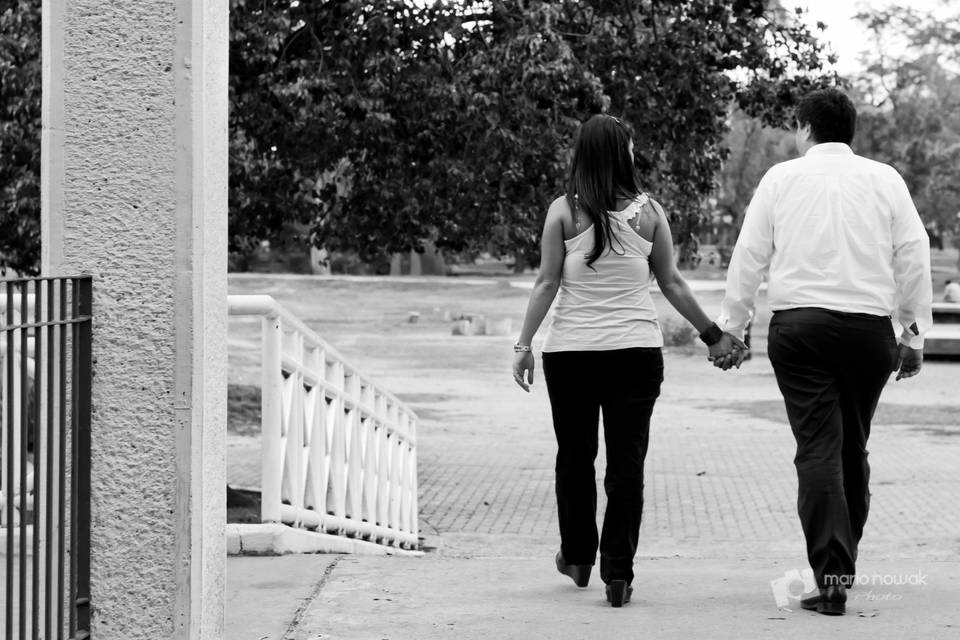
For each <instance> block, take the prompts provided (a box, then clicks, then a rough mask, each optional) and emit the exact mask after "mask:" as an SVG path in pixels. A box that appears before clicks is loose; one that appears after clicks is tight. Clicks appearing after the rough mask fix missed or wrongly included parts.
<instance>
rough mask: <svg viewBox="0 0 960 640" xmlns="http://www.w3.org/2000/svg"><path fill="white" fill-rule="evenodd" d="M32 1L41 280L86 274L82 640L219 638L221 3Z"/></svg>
mask: <svg viewBox="0 0 960 640" xmlns="http://www.w3.org/2000/svg"><path fill="white" fill-rule="evenodd" d="M43 2H44V18H45V24H44V29H43V38H44V65H43V82H44V90H45V93H44V108H43V160H42V162H43V172H42V180H43V185H42V189H43V222H42V234H43V236H42V242H43V268H44V270H45V272H46V273H48V274H53V275H56V274H71V273H80V272H89V273H92V274H93V275H94V305H93V309H94V311H93V312H94V328H93V340H94V345H93V346H94V354H93V355H94V369H95V375H94V379H93V424H92V462H91V464H92V496H91V501H92V531H91V546H92V548H91V591H92V593H91V596H92V597H91V602H92V610H93V619H92V625H93V628H92V632H93V633H92V635H93V637H95V638H97V639H98V640H108V639H117V640H119V639H123V640H135V639H138V638H150V639H155V638H179V639H183V640H187V639H190V640H193V639H201V640H207V639H214V638H220V637H222V634H223V598H224V568H225V549H224V521H225V495H224V492H225V485H226V482H225V474H224V460H225V453H224V449H225V424H226V293H227V289H226V264H227V259H226V248H227V236H226V231H227V215H226V202H227V34H228V27H227V24H228V22H227V21H228V1H227V0H151V1H150V2H115V1H106V0H43Z"/></svg>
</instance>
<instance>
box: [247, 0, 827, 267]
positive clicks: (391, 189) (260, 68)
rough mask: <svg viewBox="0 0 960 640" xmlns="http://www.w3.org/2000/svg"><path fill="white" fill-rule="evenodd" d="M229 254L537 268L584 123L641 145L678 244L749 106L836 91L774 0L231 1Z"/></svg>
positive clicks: (820, 58) (768, 114) (775, 112)
mask: <svg viewBox="0 0 960 640" xmlns="http://www.w3.org/2000/svg"><path fill="white" fill-rule="evenodd" d="M231 26H232V35H231V47H232V49H231V99H232V114H231V125H232V131H233V135H232V141H231V153H232V161H233V162H232V164H231V178H232V184H231V207H230V210H231V236H232V242H233V245H234V247H235V248H240V247H243V246H244V245H245V244H247V243H249V241H250V239H260V238H263V237H265V236H269V234H270V232H271V230H274V229H277V228H278V222H279V221H280V220H285V221H296V222H300V223H305V224H309V225H310V226H311V228H312V229H313V241H314V242H315V243H317V244H322V245H324V246H326V247H327V248H329V249H334V250H336V249H349V250H354V251H357V252H359V253H360V254H361V256H363V257H365V258H375V257H377V256H382V255H384V254H388V253H390V252H394V251H406V250H410V249H417V248H419V247H420V246H421V244H422V243H423V242H424V241H425V240H430V241H433V242H434V243H435V244H436V246H437V247H438V248H441V249H447V250H453V251H462V250H468V251H469V250H478V249H487V250H492V251H494V252H499V253H511V252H513V251H517V250H519V251H521V252H522V253H523V254H525V255H526V257H527V258H528V259H530V260H533V261H535V260H536V259H537V256H538V249H537V242H538V238H539V232H540V228H541V225H542V220H543V216H544V214H545V210H546V206H547V204H548V203H549V202H550V200H551V199H552V198H554V197H555V196H557V195H559V194H560V193H562V191H563V184H564V179H565V176H564V173H565V169H566V157H567V152H568V151H567V150H568V148H569V146H570V144H571V142H572V136H573V134H574V132H575V130H576V128H577V126H578V124H579V122H581V121H582V120H584V119H586V117H588V116H589V115H590V114H592V113H596V112H601V111H605V112H609V113H611V114H614V115H617V116H618V117H621V118H623V119H624V120H626V121H627V122H629V123H631V124H632V125H633V127H634V129H635V137H636V152H637V154H636V155H637V163H638V169H639V170H640V171H641V174H642V176H643V178H644V180H645V183H646V184H647V185H649V189H650V191H651V192H652V193H653V194H655V195H656V196H657V197H658V198H660V199H661V201H663V202H664V204H665V205H667V208H668V210H669V211H670V212H671V213H672V214H673V219H674V222H675V230H676V231H677V233H678V236H679V239H680V240H681V241H682V240H684V239H685V238H688V237H689V236H690V235H691V234H693V233H695V232H696V230H697V228H698V226H699V224H700V223H701V221H702V214H701V211H702V207H701V202H702V200H703V198H704V196H706V195H707V194H709V193H710V192H711V191H712V190H713V189H714V187H715V179H716V178H715V177H716V174H717V171H718V169H719V168H720V166H721V163H722V161H723V158H724V156H725V153H726V151H725V149H724V147H723V144H722V141H723V137H724V134H725V133H726V131H727V127H728V117H729V109H730V106H731V104H737V105H739V106H740V107H741V108H743V109H744V110H745V111H747V112H748V113H750V114H751V115H753V116H757V117H760V118H762V119H763V120H764V121H765V122H766V123H768V124H773V125H779V124H782V123H783V122H784V119H785V118H786V117H787V114H788V113H789V108H790V106H791V105H792V104H793V102H794V101H795V99H796V96H797V95H798V94H799V93H802V92H804V91H807V90H808V89H810V88H811V87H813V86H818V85H821V84H827V83H832V82H834V81H835V78H833V77H832V76H830V75H825V74H822V73H821V70H822V67H821V65H822V63H823V62H825V60H824V55H823V52H822V50H821V47H820V44H819V43H818V42H817V40H816V39H815V37H814V35H813V34H812V33H811V32H810V31H809V29H807V27H805V26H804V25H803V24H802V23H801V22H800V21H799V20H797V16H796V14H795V13H792V12H787V11H784V10H783V9H782V8H780V7H779V4H778V3H769V2H766V1H764V0H740V1H736V2H727V1H725V0H697V1H679V2H660V1H658V0H644V1H641V2H613V1H609V0H602V1H601V0H584V1H575V0H562V1H558V2H546V1H538V0H524V1H521V0H514V1H499V0H498V1H491V2H472V1H466V2H461V3H443V2H435V3H430V4H426V5H419V6H414V5H412V4H410V3H408V2H405V1H403V0H372V1H365V2H360V1H352V0H341V1H338V2H300V3H298V2H293V3H290V2H286V1H284V2H269V1H268V2H261V1H260V0H257V1H256V2H252V1H251V2H246V1H245V0H233V3H232V25H231Z"/></svg>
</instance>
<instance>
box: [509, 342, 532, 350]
mask: <svg viewBox="0 0 960 640" xmlns="http://www.w3.org/2000/svg"><path fill="white" fill-rule="evenodd" d="M513 351H514V353H527V352H529V351H530V345H528V344H520V343H519V342H518V343H517V344H515V345H513Z"/></svg>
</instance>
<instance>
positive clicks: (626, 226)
mask: <svg viewBox="0 0 960 640" xmlns="http://www.w3.org/2000/svg"><path fill="white" fill-rule="evenodd" d="M651 272H652V273H653V275H654V276H656V279H657V283H658V284H659V286H660V290H661V291H662V292H663V295H664V296H665V297H666V298H667V300H668V301H669V302H670V304H672V305H673V306H674V308H676V309H677V311H679V312H680V314H681V315H683V317H685V318H686V319H687V320H689V321H690V322H691V323H692V324H693V325H694V326H695V327H696V329H697V331H699V332H700V337H701V339H702V340H703V341H704V342H706V343H707V345H708V346H709V347H710V359H711V360H714V364H715V365H716V366H719V367H721V368H723V369H727V368H729V367H730V366H734V365H737V366H739V363H740V360H741V358H742V354H743V353H744V352H745V351H746V347H745V346H744V345H743V343H742V342H740V341H739V340H737V339H736V338H734V337H733V336H731V335H729V334H724V333H723V332H721V331H720V329H719V328H718V327H717V325H716V324H714V323H713V322H712V321H711V320H710V319H709V318H708V317H707V315H706V314H705V313H704V312H703V310H702V309H701V308H700V305H699V304H698V303H697V301H696V299H695V298H694V297H693V294H692V292H691V291H690V288H689V287H688V286H687V284H686V282H684V280H683V278H682V277H681V276H680V274H679V273H678V272H677V270H676V268H675V266H674V259H673V241H672V236H671V233H670V227H669V224H668V222H667V219H666V216H665V215H664V212H663V209H662V208H661V207H660V205H659V204H658V203H657V202H655V201H654V200H653V199H651V198H650V197H649V196H647V195H646V194H645V193H644V192H643V191H642V189H641V187H640V182H639V179H638V176H637V173H636V170H635V168H634V161H633V141H632V140H631V136H630V133H629V132H628V130H627V128H626V126H625V125H624V124H623V123H622V122H620V120H618V119H616V118H613V117H611V116H608V115H602V114H601V115H595V116H593V117H592V118H590V119H589V120H588V121H587V122H585V123H584V124H583V125H581V127H580V130H579V132H578V135H577V140H576V143H575V145H574V149H573V158H572V161H571V167H570V177H569V182H568V185H567V193H566V195H565V196H561V197H559V198H557V199H556V200H554V201H553V203H552V204H551V205H550V209H549V210H548V212H547V218H546V222H545V224H544V229H543V238H542V241H541V261H540V273H539V276H538V277H537V281H536V284H535V286H534V288H533V292H532V293H531V295H530V302H529V304H528V306H527V312H526V317H525V319H524V323H523V329H522V331H521V333H520V338H519V340H518V342H517V344H516V345H515V346H514V351H515V354H514V363H513V375H514V379H515V380H516V382H517V384H519V385H520V386H521V387H522V388H523V389H524V390H526V391H529V383H532V382H533V370H534V357H533V353H532V352H531V349H530V345H531V343H532V341H533V336H534V334H536V332H537V329H538V328H539V327H540V324H541V323H542V322H543V319H544V317H545V316H546V313H547V310H548V309H549V308H550V305H551V304H552V302H553V300H554V298H555V297H556V295H557V293H558V292H559V294H560V296H559V299H558V300H557V305H556V308H555V309H554V313H553V319H552V322H551V324H550V327H549V330H548V332H547V337H546V341H545V342H544V345H543V372H544V376H545V377H546V382H547V392H548V394H549V396H550V405H551V411H552V414H553V426H554V432H555V434H556V438H557V460H556V493H557V507H558V513H559V519H560V540H561V542H560V551H559V552H558V553H557V556H556V565H557V569H558V570H559V571H560V572H561V573H563V574H566V575H568V576H570V577H571V578H572V579H573V580H574V582H575V583H576V584H577V586H580V587H585V586H587V583H588V581H589V579H590V572H591V569H592V567H593V564H594V562H595V559H596V555H597V549H598V546H599V550H600V577H601V579H602V580H603V582H604V583H605V584H606V593H607V600H608V601H609V602H610V604H612V605H613V606H615V607H619V606H621V605H623V604H624V603H625V602H629V600H630V595H631V593H632V592H633V588H632V586H631V582H632V581H633V577H634V576H633V558H634V555H635V554H636V551H637V541H638V538H639V533H640V517H641V512H642V510H643V462H644V458H645V456H646V453H647V439H648V434H649V428H650V414H651V412H652V411H653V405H654V402H655V401H656V399H657V396H658V395H659V394H660V383H661V381H662V380H663V357H662V354H661V347H662V345H663V337H662V335H661V333H660V326H659V324H658V322H657V311H656V308H655V307H654V304H653V300H652V298H651V296H650V281H651V277H650V276H651ZM525 374H526V376H525ZM525 377H526V379H525ZM601 410H602V411H603V429H604V441H605V444H606V452H607V468H606V475H605V478H604V489H605V491H606V494H607V508H606V513H605V514H604V519H603V529H602V532H601V533H600V535H599V538H598V535H597V527H596V509H597V491H596V480H595V472H594V460H595V458H596V455H597V440H598V435H597V432H598V421H599V413H600V411H601Z"/></svg>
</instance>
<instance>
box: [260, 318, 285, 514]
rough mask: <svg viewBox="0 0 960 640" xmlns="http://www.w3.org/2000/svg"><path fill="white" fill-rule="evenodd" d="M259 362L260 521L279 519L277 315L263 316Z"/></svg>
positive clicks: (279, 338)
mask: <svg viewBox="0 0 960 640" xmlns="http://www.w3.org/2000/svg"><path fill="white" fill-rule="evenodd" d="M262 334H263V353H262V356H263V359H262V363H261V390H260V393H261V395H260V411H261V424H262V431H261V433H260V455H261V464H260V470H261V473H262V476H261V478H260V488H261V503H260V520H261V522H280V486H281V483H282V479H283V478H282V474H283V451H282V444H281V438H280V431H281V422H282V420H283V368H282V367H283V363H282V356H283V327H282V324H281V320H280V317H279V316H278V315H272V316H267V317H264V319H263V324H262Z"/></svg>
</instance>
